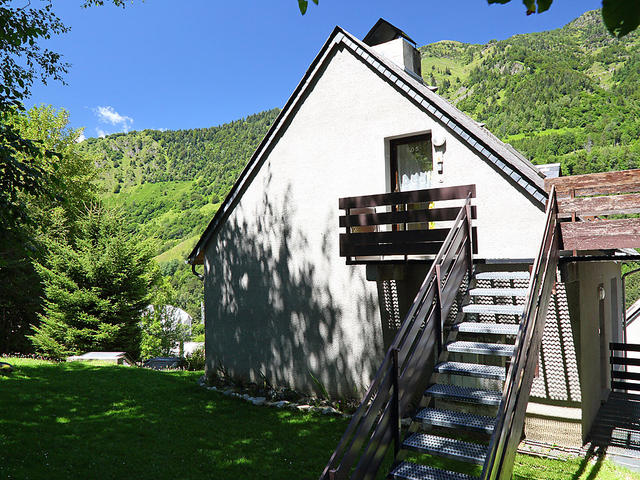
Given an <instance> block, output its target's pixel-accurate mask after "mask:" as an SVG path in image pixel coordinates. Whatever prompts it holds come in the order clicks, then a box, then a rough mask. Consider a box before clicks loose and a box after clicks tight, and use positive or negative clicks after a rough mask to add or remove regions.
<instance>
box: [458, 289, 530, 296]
mask: <svg viewBox="0 0 640 480" xmlns="http://www.w3.org/2000/svg"><path fill="white" fill-rule="evenodd" d="M469 295H471V296H472V297H525V296H526V295H527V289H526V288H472V289H470V290H469Z"/></svg>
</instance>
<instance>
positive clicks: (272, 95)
mask: <svg viewBox="0 0 640 480" xmlns="http://www.w3.org/2000/svg"><path fill="white" fill-rule="evenodd" d="M53 3H54V6H55V10H56V13H57V14H58V16H59V17H60V18H61V19H62V20H63V22H64V23H65V24H67V25H68V26H70V27H71V32H70V33H67V34H65V35H63V36H60V37H57V38H55V39H52V40H51V41H49V42H48V43H47V44H46V45H47V46H48V47H49V48H51V49H53V50H54V51H57V52H60V53H63V54H64V58H65V60H66V61H67V62H69V63H71V65H72V66H71V69H70V71H69V73H68V74H67V76H66V82H67V85H61V84H59V83H57V82H50V83H49V85H46V86H43V85H36V86H34V88H33V92H32V96H31V99H30V100H29V101H28V102H26V103H27V106H31V105H35V104H42V103H44V104H50V105H53V106H54V107H56V108H60V107H64V108H65V109H67V110H68V111H69V113H70V119H71V126H73V127H85V135H86V136H87V137H94V136H99V135H101V134H109V133H115V132H119V131H130V130H143V129H145V128H155V129H180V128H195V127H209V126H213V125H219V124H221V123H225V122H228V121H232V120H235V119H238V118H241V117H243V116H246V115H250V114H252V113H255V112H258V111H261V110H266V109H269V108H273V107H280V106H282V105H284V103H285V102H286V100H287V98H288V96H289V95H290V93H291V92H292V91H293V89H294V88H295V86H296V85H297V83H298V81H299V80H300V78H301V77H302V75H303V74H304V72H305V71H306V69H307V67H308V66H309V64H310V63H311V61H312V60H313V57H314V56H315V55H316V53H317V52H318V50H319V49H320V47H321V46H322V44H323V42H324V41H325V40H326V38H327V37H328V35H329V34H330V33H331V31H332V30H333V28H334V26H335V25H340V26H341V27H343V28H344V29H346V30H347V31H349V32H351V33H352V34H354V35H356V36H357V37H359V38H362V37H364V35H365V34H366V33H367V32H368V31H369V29H370V28H371V27H372V26H373V24H374V23H375V22H376V21H377V20H378V18H380V17H383V18H385V19H386V20H388V21H390V22H391V23H393V24H394V25H396V26H397V27H399V28H401V29H402V30H404V31H405V32H407V34H408V35H409V36H411V37H412V38H413V39H414V40H415V41H416V42H417V43H418V45H424V44H427V43H432V42H436V41H438V40H458V41H463V42H471V43H485V42H487V41H488V40H490V39H504V38H508V37H510V36H512V35H515V34H518V33H528V32H536V31H543V30H549V29H553V28H559V27H561V26H563V25H564V24H566V23H568V22H569V21H571V20H573V19H574V18H575V17H577V16H579V15H580V14H582V13H583V12H585V11H587V10H592V9H595V8H599V7H600V5H601V2H600V0H581V1H580V2H578V1H569V2H567V1H560V0H556V1H555V2H554V3H553V5H552V7H551V10H550V11H548V12H545V13H543V14H539V15H538V14H536V15H530V16H526V15H525V8H524V6H523V5H522V2H520V1H519V0H513V1H512V2H511V4H508V5H488V4H487V3H486V0H449V1H445V2H443V1H433V0H415V1H414V0H406V1H389V0H368V1H364V0H320V5H319V6H316V5H313V4H311V2H310V5H309V9H308V11H307V14H306V15H304V16H301V15H300V13H299V10H298V8H297V1H296V0H268V1H264V0H263V1H257V0H245V1H242V2H240V1H233V0H224V1H223V0H147V1H145V2H140V1H138V0H135V1H134V2H133V3H132V4H128V5H127V7H126V8H124V9H122V8H117V7H115V6H112V5H108V6H105V7H93V8H90V9H82V8H81V7H80V5H81V4H82V0H64V1H62V0H54V2H53Z"/></svg>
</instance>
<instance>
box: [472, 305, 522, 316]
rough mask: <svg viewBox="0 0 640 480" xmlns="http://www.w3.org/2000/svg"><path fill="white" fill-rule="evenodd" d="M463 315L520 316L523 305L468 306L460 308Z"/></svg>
mask: <svg viewBox="0 0 640 480" xmlns="http://www.w3.org/2000/svg"><path fill="white" fill-rule="evenodd" d="M462 311H463V312H464V313H481V314H482V313H484V314H488V315H495V314H500V315H522V312H524V305H480V304H475V303H472V304H469V305H465V306H463V307H462Z"/></svg>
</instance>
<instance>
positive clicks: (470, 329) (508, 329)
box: [451, 322, 520, 335]
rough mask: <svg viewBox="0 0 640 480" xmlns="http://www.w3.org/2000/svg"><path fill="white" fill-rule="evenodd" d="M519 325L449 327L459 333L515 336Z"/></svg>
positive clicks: (486, 324)
mask: <svg viewBox="0 0 640 480" xmlns="http://www.w3.org/2000/svg"><path fill="white" fill-rule="evenodd" d="M519 328H520V325H518V324H517V323H480V322H460V323H456V324H455V325H452V326H451V329H452V330H457V331H458V332H461V333H490V334H494V335H517V334H518V329H519Z"/></svg>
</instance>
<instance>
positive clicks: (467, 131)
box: [344, 32, 547, 207]
mask: <svg viewBox="0 0 640 480" xmlns="http://www.w3.org/2000/svg"><path fill="white" fill-rule="evenodd" d="M344 34H345V37H346V38H345V40H344V42H345V43H346V44H347V46H348V47H349V48H351V50H352V51H354V52H355V53H356V54H358V55H359V56H360V57H362V58H363V60H364V61H366V62H367V63H369V64H371V66H372V67H373V68H375V69H377V70H379V71H380V70H381V69H380V67H381V66H382V67H383V69H382V70H384V69H386V70H391V72H392V73H393V74H395V75H391V76H390V75H387V74H385V73H383V72H382V73H383V74H384V76H385V77H387V79H388V81H390V82H391V83H395V84H396V87H398V88H399V89H400V90H402V91H404V92H405V96H407V97H409V98H410V99H412V100H413V101H414V102H416V103H418V104H419V105H420V106H421V107H422V108H423V109H426V110H427V111H428V112H429V113H430V114H432V115H434V116H435V117H436V118H437V119H438V120H439V121H440V122H442V123H443V124H444V125H446V126H447V127H448V128H450V129H451V130H452V131H453V132H454V133H455V134H456V135H458V136H459V137H460V138H461V139H462V140H463V141H464V142H465V143H467V144H469V145H470V146H471V147H472V148H473V149H475V150H476V151H477V152H478V153H479V154H480V155H481V156H483V157H485V158H486V159H487V160H488V161H489V163H492V164H494V165H496V167H497V168H498V169H500V170H502V171H503V172H504V173H505V174H506V176H508V177H510V178H511V179H512V181H514V182H515V183H517V184H518V185H519V186H520V187H521V188H523V189H524V190H525V191H526V192H527V193H528V194H529V196H530V197H532V199H534V200H535V202H536V203H538V204H539V205H542V206H543V207H544V204H545V203H546V199H547V193H546V191H545V189H544V176H543V175H542V174H541V173H540V172H539V171H538V170H537V169H536V168H535V166H534V165H533V164H532V163H531V162H530V161H529V160H527V159H526V158H525V157H524V156H522V154H520V153H519V152H517V151H515V149H514V148H513V147H511V146H510V145H507V144H506V143H504V142H503V141H501V140H500V139H499V138H498V137H496V136H495V135H493V133H491V132H490V131H489V130H487V129H486V128H483V127H481V126H480V125H478V124H477V122H475V121H474V120H473V119H472V118H470V117H469V116H467V115H466V114H465V113H464V112H462V111H460V110H458V109H457V108H456V107H455V106H453V105H452V104H451V103H449V102H448V101H447V100H445V99H444V98H442V97H440V96H439V95H437V94H436V93H434V92H433V91H431V90H430V89H429V87H428V86H426V85H425V84H424V83H423V82H421V81H419V80H417V79H415V78H414V77H413V76H412V75H410V74H408V73H407V72H406V71H405V70H404V69H403V68H401V67H399V66H397V65H395V64H393V63H392V62H390V61H389V60H386V59H385V58H384V57H382V56H381V55H379V54H378V53H377V52H375V51H374V50H373V49H372V48H371V47H368V46H367V45H365V44H364V43H362V42H361V41H360V40H358V39H357V38H355V37H353V36H352V35H351V34H349V33H347V32H344ZM349 43H352V45H349ZM371 57H373V58H371ZM412 90H413V92H412ZM416 94H417V95H416ZM418 96H419V97H422V98H418ZM514 151H515V152H517V153H515V152H514ZM498 156H499V157H500V158H498ZM523 177H524V178H525V179H523ZM527 180H528V181H527ZM534 191H535V192H534Z"/></svg>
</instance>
